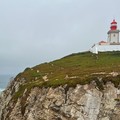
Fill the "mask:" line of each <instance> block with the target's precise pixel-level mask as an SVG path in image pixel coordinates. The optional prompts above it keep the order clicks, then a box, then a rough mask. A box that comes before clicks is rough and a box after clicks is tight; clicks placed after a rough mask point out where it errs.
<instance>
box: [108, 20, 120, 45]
mask: <svg viewBox="0 0 120 120" xmlns="http://www.w3.org/2000/svg"><path fill="white" fill-rule="evenodd" d="M119 32H120V31H119V30H118V29H117V22H116V21H115V19H114V20H113V21H112V22H111V26H110V30H109V31H108V43H109V44H110V45H117V44H120V43H119Z"/></svg>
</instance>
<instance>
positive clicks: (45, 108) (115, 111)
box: [0, 79, 120, 120]
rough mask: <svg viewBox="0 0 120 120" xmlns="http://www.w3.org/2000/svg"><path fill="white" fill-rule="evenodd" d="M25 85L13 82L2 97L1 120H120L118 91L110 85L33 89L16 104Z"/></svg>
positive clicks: (20, 81)
mask: <svg viewBox="0 0 120 120" xmlns="http://www.w3.org/2000/svg"><path fill="white" fill-rule="evenodd" d="M24 82H25V80H24V79H23V80H19V82H17V81H14V83H12V85H10V86H9V87H8V88H7V90H5V91H4V92H3V93H2V94H1V97H0V120H120V90H119V89H118V88H116V87H114V84H112V83H111V82H109V83H107V84H106V85H105V86H104V90H102V91H100V90H99V89H97V87H96V84H93V83H91V84H89V85H88V84H86V85H77V86H76V87H75V88H72V87H70V88H69V89H66V88H67V86H59V87H57V88H51V87H49V88H39V87H34V88H32V89H31V91H29V94H28V90H27V89H25V91H24V93H23V95H22V97H20V98H18V99H17V100H16V101H15V100H14V98H13V96H14V94H15V93H16V92H17V91H18V90H19V87H20V85H21V84H24Z"/></svg>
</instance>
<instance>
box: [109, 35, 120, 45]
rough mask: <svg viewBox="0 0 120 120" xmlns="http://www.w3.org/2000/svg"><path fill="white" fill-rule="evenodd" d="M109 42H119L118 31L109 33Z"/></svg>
mask: <svg viewBox="0 0 120 120" xmlns="http://www.w3.org/2000/svg"><path fill="white" fill-rule="evenodd" d="M109 39H110V40H109V42H110V43H118V42H119V33H111V34H110V37H109Z"/></svg>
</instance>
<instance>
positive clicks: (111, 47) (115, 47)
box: [90, 45, 120, 54]
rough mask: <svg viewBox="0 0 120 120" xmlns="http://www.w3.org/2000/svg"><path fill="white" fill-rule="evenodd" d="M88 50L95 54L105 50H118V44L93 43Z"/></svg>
mask: <svg viewBox="0 0 120 120" xmlns="http://www.w3.org/2000/svg"><path fill="white" fill-rule="evenodd" d="M90 51H91V52H92V53H95V54H98V52H106V51H120V45H95V46H94V47H92V48H91V49H90Z"/></svg>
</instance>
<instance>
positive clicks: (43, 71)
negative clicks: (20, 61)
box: [15, 51, 120, 96]
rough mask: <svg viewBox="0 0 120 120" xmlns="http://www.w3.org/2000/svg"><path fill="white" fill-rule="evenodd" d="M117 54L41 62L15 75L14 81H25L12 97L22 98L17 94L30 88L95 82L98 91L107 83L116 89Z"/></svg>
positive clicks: (118, 80)
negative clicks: (110, 83)
mask: <svg viewBox="0 0 120 120" xmlns="http://www.w3.org/2000/svg"><path fill="white" fill-rule="evenodd" d="M119 71H120V51H113V52H101V53H99V54H93V53H90V52H82V53H76V54H71V55H69V56H66V57H63V58H61V59H59V60H55V61H52V62H49V63H43V64H40V65H37V66H35V67H33V68H26V69H25V70H24V72H22V73H20V74H18V75H17V76H16V78H15V80H19V79H21V78H22V79H23V78H24V79H25V84H24V85H21V89H20V91H18V93H16V96H20V94H21V95H22V92H21V91H24V89H25V88H27V89H28V90H29V89H31V88H33V87H36V86H37V87H57V86H59V85H65V84H67V85H68V87H69V86H72V87H74V86H76V84H87V83H90V82H91V81H93V80H94V81H95V82H96V84H97V85H98V88H99V89H101V90H102V89H103V84H105V83H106V82H107V81H111V82H113V83H114V84H115V86H116V87H117V86H118V85H119V83H120V75H119Z"/></svg>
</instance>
